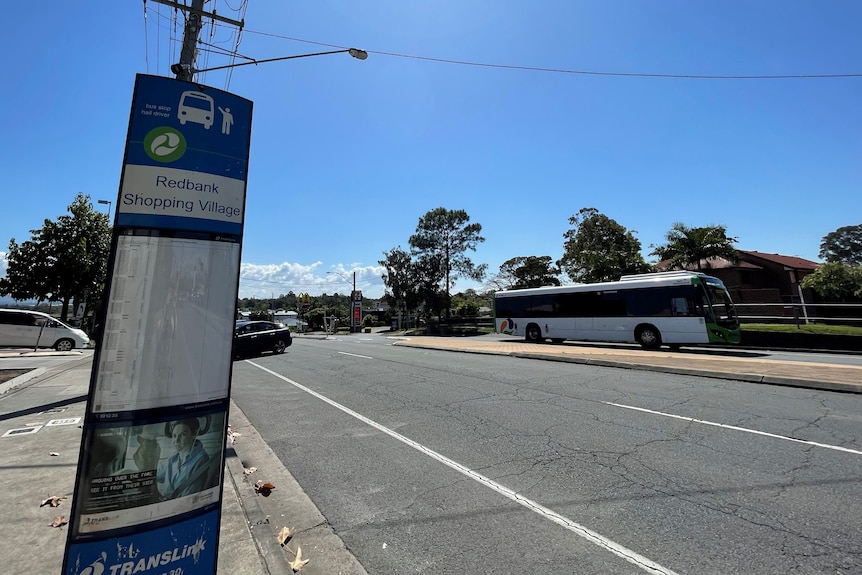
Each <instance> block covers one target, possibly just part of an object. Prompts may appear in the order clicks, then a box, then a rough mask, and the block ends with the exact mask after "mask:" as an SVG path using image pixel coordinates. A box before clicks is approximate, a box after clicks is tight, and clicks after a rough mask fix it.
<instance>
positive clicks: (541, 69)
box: [245, 29, 862, 80]
mask: <svg viewBox="0 0 862 575" xmlns="http://www.w3.org/2000/svg"><path fill="white" fill-rule="evenodd" d="M245 32H246V33H247V34H258V35H260V36H270V37H272V38H280V39H282V40H291V41H293V42H302V43H304V44H315V45H317V46H327V47H330V48H338V49H342V50H346V49H347V47H346V46H339V45H337V44H327V43H326V42H315V41H313V40H303V39H302V38H291V37H290V36H282V35H280V34H272V33H269V32H258V31H256V30H248V29H246V30H245ZM365 51H366V52H368V53H369V54H377V55H379V56H391V57H394V58H409V59H412V60H424V61H427V62H439V63H442V64H455V65H458V66H476V67H480V68H499V69H504V70H522V71H529V72H552V73H555V74H575V75H582V76H615V77H624V78H676V79H684V80H794V79H797V80H798V79H809V80H815V79H826V78H862V73H849V74H750V75H748V74H731V75H725V74H651V73H647V72H608V71H601V70H571V69H565V68H544V67H540V66H516V65H513V64H492V63H488V62H471V61H468V60H452V59H449V58H434V57H431V56H416V55H413V54H400V53H398V52H383V51H380V50H365Z"/></svg>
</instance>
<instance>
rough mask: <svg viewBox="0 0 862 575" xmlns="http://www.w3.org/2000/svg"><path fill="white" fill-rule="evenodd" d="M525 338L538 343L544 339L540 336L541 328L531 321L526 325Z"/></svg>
mask: <svg viewBox="0 0 862 575" xmlns="http://www.w3.org/2000/svg"><path fill="white" fill-rule="evenodd" d="M525 339H526V340H527V341H529V342H530V343H540V342H543V341H545V338H543V337H542V330H541V328H539V326H537V325H536V324H534V323H531V324H530V325H528V326H527V331H526V332H525Z"/></svg>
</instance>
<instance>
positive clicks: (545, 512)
mask: <svg viewBox="0 0 862 575" xmlns="http://www.w3.org/2000/svg"><path fill="white" fill-rule="evenodd" d="M339 353H344V352H339ZM348 355H352V354H348ZM368 359H373V358H368ZM247 363H248V364H249V365H253V366H255V367H256V368H258V369H260V370H263V371H265V372H267V373H268V374H270V375H272V376H274V377H277V378H279V379H281V380H282V381H286V382H287V383H289V384H291V385H292V386H294V387H296V388H297V389H300V390H302V391H304V392H306V393H308V394H309V395H313V396H314V397H316V398H317V399H319V400H321V401H323V402H326V403H328V404H329V405H331V406H332V407H334V408H336V409H339V410H341V411H343V412H344V413H346V414H347V415H349V416H351V417H353V418H356V419H358V420H359V421H361V422H363V423H365V424H366V425H370V426H371V427H373V428H374V429H377V430H378V431H382V432H383V433H385V434H386V435H388V436H390V437H392V438H394V439H397V440H398V441H400V442H401V443H404V444H405V445H408V446H410V447H412V448H413V449H415V450H416V451H419V452H420V453H423V454H425V455H427V456H429V457H431V458H432V459H435V460H436V461H438V462H440V463H442V464H443V465H445V466H447V467H449V468H451V469H454V470H455V471H457V472H459V473H461V474H462V475H465V476H466V477H469V478H470V479H472V480H473V481H476V482H478V483H480V484H482V485H484V486H485V487H488V488H489V489H492V490H493V491H495V492H497V493H498V494H500V495H502V496H504V497H506V498H507V499H510V500H512V501H514V502H515V503H517V504H518V505H521V506H522V507H526V508H527V509H529V510H530V511H532V512H534V513H537V514H539V515H541V516H542V517H544V518H545V519H548V520H550V521H552V522H554V523H556V524H557V525H559V526H561V527H563V528H564V529H567V530H568V531H571V532H572V533H574V534H575V535H578V536H579V537H582V538H584V539H586V540H587V541H589V542H590V543H593V544H595V545H598V546H599V547H601V548H603V549H606V550H607V551H610V552H611V553H613V554H614V555H616V556H617V557H619V558H621V559H624V560H625V561H628V562H629V563H631V564H632V565H635V566H637V567H639V568H640V569H642V570H644V571H646V572H647V573H654V574H656V575H677V574H676V572H674V571H671V570H670V569H668V568H667V567H663V566H662V565H659V564H658V563H656V562H655V561H652V560H651V559H647V558H646V557H644V556H643V555H640V554H639V553H636V552H635V551H632V550H631V549H628V548H627V547H624V546H622V545H620V544H619V543H616V542H614V541H612V540H610V539H608V538H607V537H605V536H603V535H601V534H599V533H596V532H595V531H593V530H592V529H589V528H587V527H584V526H583V525H581V524H580V523H577V522H575V521H572V520H571V519H569V518H567V517H564V516H563V515H560V514H559V513H557V512H556V511H553V510H552V509H550V508H548V507H545V506H544V505H541V504H539V503H537V502H535V501H533V500H531V499H527V498H526V497H524V496H523V495H521V494H519V493H518V492H516V491H513V490H511V489H509V488H508V487H506V486H504V485H502V484H500V483H497V482H496V481H494V480H493V479H490V478H488V477H485V476H484V475H482V474H481V473H478V472H476V471H473V470H472V469H470V468H469V467H466V466H464V465H461V464H460V463H458V462H457V461H455V460H453V459H449V458H448V457H446V456H445V455H441V454H440V453H437V452H436V451H434V450H432V449H430V448H428V447H425V446H424V445H422V444H421V443H417V442H415V441H413V440H412V439H410V438H409V437H406V436H404V435H401V434H400V433H398V432H396V431H393V430H391V429H389V428H388V427H385V426H383V425H381V424H379V423H377V422H376V421H373V420H371V419H368V418H367V417H365V416H364V415H362V414H360V413H357V412H355V411H353V410H352V409H350V408H349V407H345V406H343V405H341V404H340V403H338V402H336V401H333V400H332V399H329V398H328V397H326V396H325V395H321V394H319V393H317V392H316V391H314V390H313V389H310V388H308V387H305V386H304V385H302V384H301V383H297V382H295V381H293V380H292V379H290V378H288V377H285V376H283V375H281V374H280V373H276V372H274V371H272V370H271V369H267V368H265V367H263V366H262V365H259V364H257V363H255V362H253V361H247Z"/></svg>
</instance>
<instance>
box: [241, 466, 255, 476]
mask: <svg viewBox="0 0 862 575" xmlns="http://www.w3.org/2000/svg"><path fill="white" fill-rule="evenodd" d="M255 471H257V467H243V468H242V472H243V473H245V474H246V475H251V474H252V473H254V472H255Z"/></svg>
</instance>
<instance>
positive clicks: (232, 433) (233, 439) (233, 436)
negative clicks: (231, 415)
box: [227, 425, 242, 445]
mask: <svg viewBox="0 0 862 575" xmlns="http://www.w3.org/2000/svg"><path fill="white" fill-rule="evenodd" d="M240 435H242V434H240V433H237V432H236V431H234V430H233V429H231V426H230V425H228V426H227V437H228V439H230V442H231V445H233V444H234V443H236V438H237V437H239V436H240Z"/></svg>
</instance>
